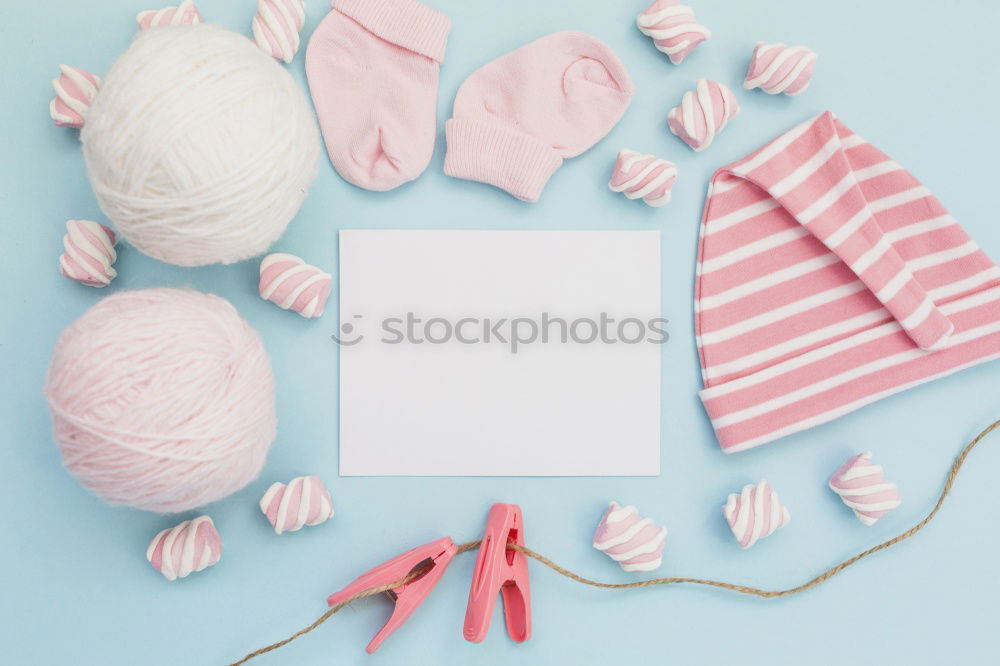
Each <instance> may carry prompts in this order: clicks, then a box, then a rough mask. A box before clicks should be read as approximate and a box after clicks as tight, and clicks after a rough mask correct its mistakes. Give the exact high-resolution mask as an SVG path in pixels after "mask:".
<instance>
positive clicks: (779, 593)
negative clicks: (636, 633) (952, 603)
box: [230, 419, 1000, 666]
mask: <svg viewBox="0 0 1000 666" xmlns="http://www.w3.org/2000/svg"><path fill="white" fill-rule="evenodd" d="M997 428H1000V419H998V420H996V421H994V422H993V423H991V424H990V425H989V426H987V427H986V428H985V429H984V430H983V431H982V432H980V433H979V434H978V435H976V436H975V437H974V438H973V439H972V441H971V442H969V443H968V444H966V445H965V448H963V449H962V452H961V453H959V454H958V457H956V458H955V462H953V463H952V465H951V468H950V469H949V470H948V475H947V477H946V478H945V482H944V487H943V488H942V489H941V494H940V495H939V496H938V499H937V502H935V503H934V507H933V508H932V509H931V510H930V512H929V513H928V514H927V515H926V516H924V518H923V520H921V521H920V522H918V523H917V524H916V525H914V526H913V527H911V528H910V529H908V530H906V531H905V532H903V533H901V534H898V535H896V536H894V537H892V538H891V539H888V540H886V541H883V542H882V543H880V544H878V545H877V546H873V547H871V548H869V549H868V550H865V551H863V552H861V553H858V554H857V555H855V556H854V557H850V558H848V559H846V560H844V561H843V562H841V563H839V564H836V565H834V566H832V567H830V568H829V569H827V570H826V571H824V572H823V573H821V574H819V575H818V576H816V577H814V578H812V579H810V580H807V581H806V582H804V583H802V584H800V585H796V586H794V587H789V588H785V589H780V590H765V589H761V588H759V587H752V586H749V585H738V584H735V583H728V582H726V581H720V580H711V579H707V578H653V579H651V580H640V581H635V582H632V583H602V582H599V581H595V580H591V579H589V578H586V577H584V576H581V575H579V574H577V573H574V572H572V571H570V570H569V569H566V568H564V567H561V566H559V565H558V564H556V563H555V562H553V561H552V560H550V559H549V558H547V557H545V556H544V555H542V554H540V553H537V552H535V551H533V550H532V549H530V548H528V547H527V546H520V545H518V544H515V543H508V544H507V548H509V549H511V550H515V551H517V552H519V553H523V554H524V555H525V556H527V557H530V558H531V559H533V560H535V561H536V562H538V563H539V564H542V565H544V566H546V567H548V568H549V569H552V570H553V571H555V572H556V573H558V574H559V575H561V576H565V577H566V578H569V579H570V580H573V581H576V582H577V583H581V584H583V585H589V586H591V587H599V588H603V589H608V590H629V589H634V588H643V587H658V586H663V585H679V584H690V585H705V586H709V587H716V588H721V589H723V590H729V591H731V592H736V593H738V594H748V595H751V596H755V597H763V598H766V599H773V598H775V597H787V596H791V595H793V594H798V593H800V592H805V591H806V590H810V589H812V588H814V587H817V586H819V585H821V584H822V583H824V582H826V581H827V580H829V579H830V578H833V577H834V576H836V575H837V574H838V573H840V572H841V571H843V570H844V569H846V568H848V567H849V566H851V565H853V564H856V563H857V562H859V561H861V560H863V559H865V558H866V557H868V556H870V555H874V554H875V553H877V552H879V551H882V550H885V549H886V548H890V547H891V546H895V545H896V544H897V543H900V542H901V541H905V540H907V539H909V538H910V537H912V536H913V535H915V534H916V533H917V532H919V531H920V530H922V529H924V527H926V526H927V524H928V523H930V522H931V521H932V520H933V519H934V517H935V516H936V515H937V513H938V511H940V510H941V507H942V506H943V505H944V501H945V499H947V497H948V495H949V494H950V493H951V490H952V487H953V486H954V484H955V479H956V478H957V477H958V472H959V471H960V470H961V469H962V466H963V465H964V464H965V460H966V458H968V456H969V453H970V452H971V451H972V450H973V449H974V448H976V446H977V445H978V444H979V443H980V442H981V441H982V440H983V439H984V438H985V437H986V436H987V435H989V434H990V433H991V432H993V431H994V430H996V429H997ZM480 543H481V540H476V541H468V542H466V543H463V544H460V545H459V546H458V548H457V552H456V553H455V554H456V555H458V554H461V553H466V552H468V551H470V550H475V549H476V548H479V544H480ZM426 571H427V567H426V566H425V567H423V568H419V569H416V570H414V571H412V572H410V573H409V574H407V575H406V576H404V577H403V578H401V579H400V580H397V581H395V582H393V583H389V584H387V585H381V586H379V587H372V588H368V589H367V590H362V591H361V592H358V593H357V594H355V595H354V596H352V597H351V598H349V599H347V600H346V601H344V602H342V603H339V604H337V605H336V606H333V607H332V608H330V609H329V610H327V611H326V612H325V613H323V614H322V615H321V616H319V618H318V619H317V620H316V621H315V622H313V623H312V624H310V625H309V626H308V627H305V628H303V629H300V630H299V631H297V632H295V633H294V634H292V635H291V636H289V637H288V638H286V639H284V640H281V641H278V642H277V643H272V644H271V645H268V646H266V647H263V648H260V649H259V650H256V651H254V652H251V653H250V654H248V655H246V656H245V657H243V658H242V659H240V660H239V661H237V662H234V663H233V664H230V666H241V665H242V664H245V663H246V662H248V661H250V660H251V659H253V658H255V657H259V656H261V655H263V654H267V653H268V652H272V651H274V650H277V649H278V648H280V647H283V646H285V645H288V644H289V643H291V642H292V641H294V640H295V639H296V638H299V637H300V636H304V635H305V634H308V633H309V632H310V631H312V630H313V629H315V628H316V627H318V626H319V625H321V624H323V623H324V622H326V621H327V620H329V619H330V618H331V617H333V616H334V615H335V614H337V613H338V612H340V611H341V610H342V609H343V608H344V607H345V606H347V605H348V604H351V603H353V602H355V601H358V600H360V599H364V598H366V597H371V596H374V595H378V594H382V593H388V592H389V591H390V590H392V589H394V588H397V587H400V586H402V585H405V584H407V583H409V582H411V581H413V580H415V579H417V578H419V577H420V576H422V575H423V574H424V573H426Z"/></svg>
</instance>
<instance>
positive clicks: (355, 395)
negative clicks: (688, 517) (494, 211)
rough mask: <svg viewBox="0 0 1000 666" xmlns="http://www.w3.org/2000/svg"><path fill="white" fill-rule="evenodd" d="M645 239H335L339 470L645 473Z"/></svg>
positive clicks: (656, 391)
mask: <svg viewBox="0 0 1000 666" xmlns="http://www.w3.org/2000/svg"><path fill="white" fill-rule="evenodd" d="M659 317H660V243H659V233H658V232H655V231H648V232H647V231H358V230H351V231H341V232H340V329H339V331H338V333H337V335H338V337H339V338H340V340H341V344H340V473H341V474H342V475H345V476H368V475H412V476H431V475H443V476H444V475H447V476H451V475H467V476H487V475H488V476H576V475H593V476H612V475H624V476H642V475H657V474H659V471H660V469H659V464H660V356H661V354H660V352H661V345H662V342H664V341H665V330H664V329H665V326H664V325H663V320H662V319H659Z"/></svg>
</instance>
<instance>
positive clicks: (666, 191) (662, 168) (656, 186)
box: [608, 148, 677, 206]
mask: <svg viewBox="0 0 1000 666" xmlns="http://www.w3.org/2000/svg"><path fill="white" fill-rule="evenodd" d="M676 180H677V167H676V166H674V164H673V163H672V162H668V161H666V160H661V159H660V158H658V157H655V156H653V155H643V154H642V153H638V152H636V151H634V150H628V149H627V148H626V149H622V150H621V151H620V152H619V153H618V159H617V160H616V161H615V168H614V170H613V171H612V172H611V181H610V182H609V183H608V187H610V188H611V190H612V191H613V192H623V193H624V194H625V196H626V197H628V198H629V199H642V200H643V201H644V202H646V203H647V204H648V205H650V206H662V205H664V204H665V203H667V202H668V201H670V191H671V190H672V189H673V187H674V181H676Z"/></svg>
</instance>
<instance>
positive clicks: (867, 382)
mask: <svg viewBox="0 0 1000 666" xmlns="http://www.w3.org/2000/svg"><path fill="white" fill-rule="evenodd" d="M696 283H697V286H696V292H695V322H696V334H697V343H698V352H699V356H700V358H701V367H702V375H703V379H704V384H705V388H704V390H702V391H701V399H702V401H703V402H704V404H705V409H706V411H707V412H708V415H709V417H710V418H711V420H712V425H713V427H714V428H715V432H716V435H717V436H718V439H719V442H720V443H721V444H722V448H723V450H724V451H726V452H733V451H743V450H745V449H749V448H752V447H754V446H758V445H760V444H764V443H766V442H770V441H772V440H775V439H778V438H779V437H783V436H785V435H789V434H791V433H794V432H798V431H801V430H805V429H806V428H810V427H812V426H815V425H819V424H821V423H825V422H827V421H830V420H832V419H834V418H836V417H838V416H841V415H843V414H846V413H848V412H850V411H853V410H855V409H857V408H859V407H862V406H864V405H867V404H868V403H871V402H874V401H875V400H878V399H879V398H883V397H885V396H888V395H891V394H893V393H896V392H898V391H902V390H903V389H906V388H909V387H911V386H916V385H917V384H921V383H924V382H927V381H930V380H932V379H935V378H937V377H943V376H944V375H948V374H951V373H952V372H956V371H958V370H961V369H963V368H967V367H970V366H973V365H976V364H978V363H983V362H985V361H988V360H991V359H994V358H998V357H1000V269H998V268H997V267H996V265H994V263H993V262H992V261H990V259H989V258H988V257H987V256H986V255H985V254H984V253H983V252H982V251H981V250H980V249H979V247H978V246H977V245H976V243H975V242H974V241H972V240H971V239H970V238H969V237H968V236H967V235H966V233H965V232H964V231H963V230H962V228H961V227H960V226H959V225H958V223H957V222H956V221H955V219H954V218H952V217H951V216H950V215H948V212H947V211H946V210H945V209H944V207H943V206H942V205H941V204H940V202H938V200H937V199H935V198H934V197H933V196H932V195H931V193H930V192H928V191H927V189H926V188H924V187H923V186H921V185H920V183H919V182H918V181H917V180H916V179H915V178H914V177H913V176H911V175H910V174H909V173H908V172H907V171H905V170H904V169H903V168H902V167H901V166H899V165H898V164H896V163H895V162H893V161H892V160H890V159H889V158H888V157H886V155H884V154H883V153H882V152H880V151H879V150H878V149H876V148H875V147H874V146H872V145H871V144H869V143H868V142H866V141H865V140H864V139H862V138H860V137H859V136H858V135H856V134H854V133H853V132H852V131H851V130H849V129H848V128H847V127H845V126H844V125H843V124H842V123H841V122H840V121H839V120H837V118H836V117H835V116H834V115H833V114H831V113H829V112H827V113H824V114H823V115H821V116H819V117H817V118H815V119H813V120H810V121H807V122H805V123H803V124H802V125H799V126H798V127H796V128H795V129H793V130H791V131H789V132H787V133H786V134H784V135H782V136H780V137H778V138H777V139H775V140H774V141H772V142H771V143H769V144H767V145H766V146H764V147H763V148H761V149H760V150H758V151H757V152H755V153H753V154H751V155H750V156H749V157H747V158H745V159H743V160H740V161H738V162H734V163H733V164H730V165H728V166H726V167H723V168H722V169H719V171H717V172H716V173H715V175H714V176H713V178H712V184H711V187H710V188H709V195H708V201H707V203H706V206H705V213H704V217H703V220H702V227H701V242H700V248H699V253H698V275H697V281H696Z"/></svg>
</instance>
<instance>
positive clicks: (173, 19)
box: [135, 0, 201, 30]
mask: <svg viewBox="0 0 1000 666" xmlns="http://www.w3.org/2000/svg"><path fill="white" fill-rule="evenodd" d="M135 22H136V23H138V24H139V29H140V30H146V29H148V28H167V27H170V26H174V25H198V24H199V23H201V14H199V13H198V8H197V7H195V6H194V2H193V0H184V1H183V2H182V3H181V4H179V5H177V6H176V7H164V8H163V9H149V10H146V11H144V12H139V13H138V14H137V15H136V17H135Z"/></svg>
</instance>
